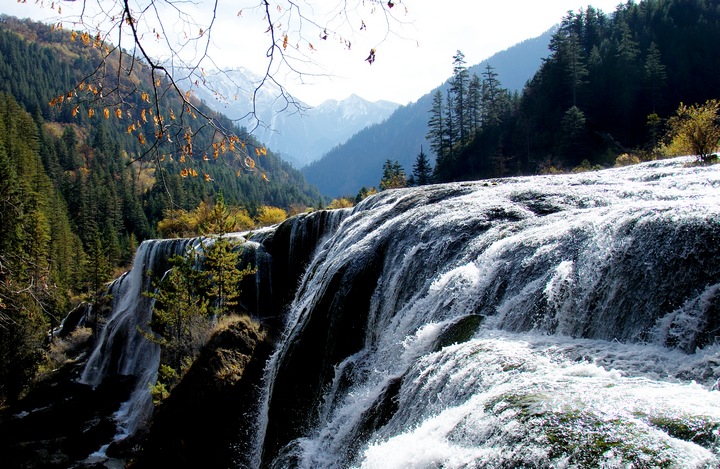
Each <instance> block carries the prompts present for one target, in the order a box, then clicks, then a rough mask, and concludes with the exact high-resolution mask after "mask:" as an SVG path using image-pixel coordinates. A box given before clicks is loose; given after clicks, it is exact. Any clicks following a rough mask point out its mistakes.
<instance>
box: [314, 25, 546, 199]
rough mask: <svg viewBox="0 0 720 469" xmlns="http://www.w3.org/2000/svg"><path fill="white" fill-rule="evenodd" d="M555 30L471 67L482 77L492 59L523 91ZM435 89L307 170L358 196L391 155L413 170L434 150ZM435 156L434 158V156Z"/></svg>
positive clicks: (332, 190) (325, 188)
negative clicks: (430, 130)
mask: <svg viewBox="0 0 720 469" xmlns="http://www.w3.org/2000/svg"><path fill="white" fill-rule="evenodd" d="M553 31H554V30H550V31H548V32H546V33H544V34H543V35H541V36H539V37H537V38H534V39H528V40H526V41H523V42H521V43H519V44H517V45H515V46H513V47H511V48H509V49H507V50H505V51H502V52H499V53H497V54H495V55H493V56H492V57H490V58H489V59H487V60H485V61H483V62H481V63H479V64H477V65H474V66H472V67H470V68H469V71H470V73H471V74H472V73H476V74H477V75H478V76H480V75H481V74H482V72H483V71H484V70H485V67H486V66H487V64H490V65H491V66H492V67H494V68H495V71H496V72H497V73H498V76H499V79H500V82H501V84H502V86H503V87H504V88H508V89H510V90H512V91H520V90H521V89H522V87H523V86H524V85H525V83H526V82H527V80H529V79H530V78H531V77H532V76H533V74H534V73H535V72H536V71H537V69H538V68H539V67H540V64H541V62H542V59H543V57H545V56H547V55H548V53H549V52H548V44H549V43H550V38H551V37H552V33H553ZM448 63H449V61H448ZM448 70H449V71H450V67H449V66H448ZM447 86H448V83H447V82H446V83H444V84H443V85H441V86H440V89H442V90H443V91H444V90H445V89H446V88H447ZM434 91H435V90H433V91H432V92H430V93H428V94H426V95H425V96H422V97H421V98H420V99H418V100H417V102H415V103H411V104H409V105H407V106H403V107H401V108H398V109H397V110H396V111H395V112H394V113H393V114H392V115H391V116H390V117H389V118H388V119H387V120H386V121H385V122H383V123H381V124H375V125H373V126H371V127H368V128H366V129H363V130H362V131H360V132H358V133H357V134H356V135H355V136H353V137H352V138H351V139H350V140H348V141H347V142H346V143H345V144H343V145H341V146H339V147H337V148H334V149H333V150H332V151H330V152H328V153H327V154H325V155H324V156H323V157H322V159H320V160H318V161H316V162H314V163H311V164H309V165H308V166H306V167H305V168H303V169H302V172H303V174H305V177H306V178H307V180H308V181H309V182H310V183H311V184H314V185H316V186H317V187H318V188H319V189H320V191H321V192H322V193H323V194H325V195H330V196H333V197H334V196H338V195H354V194H356V193H357V192H358V190H359V189H360V188H361V187H363V186H376V185H377V184H378V181H379V180H380V176H381V175H382V166H383V163H384V162H385V161H386V160H388V159H390V160H393V161H394V160H398V161H399V162H400V164H401V165H402V166H403V167H404V168H405V171H406V173H408V174H410V173H411V172H412V166H413V164H414V162H415V158H416V157H417V154H418V153H419V152H420V146H421V145H422V146H424V148H425V150H426V153H428V148H429V145H428V143H427V141H426V140H425V134H426V133H427V121H428V112H429V111H430V108H431V105H432V95H433V94H434ZM430 156H431V157H432V158H434V155H430Z"/></svg>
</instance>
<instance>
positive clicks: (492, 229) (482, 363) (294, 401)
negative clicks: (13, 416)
mask: <svg viewBox="0 0 720 469" xmlns="http://www.w3.org/2000/svg"><path fill="white" fill-rule="evenodd" d="M691 161H692V160H691V159H687V158H686V159H682V158H681V159H675V160H669V161H661V162H654V163H646V164H642V165H638V166H635V167H629V168H621V169H613V170H606V171H600V172H592V173H584V174H577V175H564V176H540V177H528V178H508V179H502V180H496V181H487V182H483V181H481V182H473V183H458V184H448V185H438V186H429V187H423V188H413V189H407V190H400V191H386V192H383V193H381V194H378V195H376V196H374V197H371V198H369V199H367V200H365V201H364V202H362V203H361V204H360V205H358V206H357V207H355V208H354V209H346V210H341V211H334V212H316V213H313V214H310V215H305V216H301V217H296V218H293V219H291V220H289V221H287V222H285V223H284V224H282V225H280V226H279V227H276V228H273V229H267V230H262V231H260V232H257V233H255V234H253V235H251V236H249V238H250V241H249V242H248V243H246V245H247V246H248V247H250V248H252V249H250V250H248V251H247V253H246V254H247V256H249V257H246V258H244V259H243V264H244V265H246V263H247V262H251V263H253V264H254V265H256V266H257V267H258V268H259V273H258V276H257V278H256V283H255V285H254V286H251V287H250V289H251V290H252V291H250V292H249V294H248V298H246V305H248V308H249V309H250V310H251V311H252V312H253V314H254V315H255V316H257V317H259V318H261V319H263V320H265V321H266V322H267V323H268V324H271V325H274V324H281V326H283V327H284V332H283V333H282V334H281V337H280V338H279V342H278V346H277V349H276V351H275V353H274V354H273V356H272V357H271V358H270V360H269V362H268V365H267V367H266V375H265V380H264V383H262V385H263V386H264V388H265V392H264V400H263V402H261V403H260V406H259V407H260V408H261V411H260V414H259V415H258V418H257V428H256V429H255V430H256V431H255V436H254V440H255V442H254V451H252V452H251V454H239V455H238V457H237V461H238V463H239V464H240V465H241V466H242V467H247V466H249V467H275V468H293V467H296V468H346V467H347V468H349V467H356V468H439V467H442V468H473V467H478V468H479V467H503V468H505V467H612V468H614V467H698V468H699V467H718V466H720V449H719V448H720V447H718V443H720V440H719V438H720V392H718V391H717V390H715V388H716V387H717V385H716V381H717V380H718V378H720V342H718V340H717V339H718V336H720V295H719V293H720V203H718V202H720V166H717V165H716V166H710V167H704V166H692V165H688V163H689V162H691ZM238 236H240V235H238ZM243 236H248V235H243ZM193 242H195V241H193V240H167V241H149V242H145V243H143V244H142V245H141V246H140V248H139V250H138V254H137V256H136V260H135V263H134V265H133V269H132V270H131V271H130V272H129V273H128V274H127V275H126V276H124V277H122V278H121V279H119V280H118V281H116V282H115V283H114V284H113V285H112V286H111V289H110V292H111V294H112V295H113V310H112V313H111V315H110V316H109V317H108V319H107V322H106V324H105V325H104V327H103V328H102V333H101V338H100V341H99V343H98V346H97V348H96V350H95V351H94V352H93V354H92V356H91V358H90V360H89V362H88V365H87V368H86V370H85V373H84V374H83V380H84V381H85V382H87V383H89V384H92V385H97V384H99V383H100V382H101V381H102V380H103V379H104V378H105V377H106V376H109V375H112V374H123V375H129V376H134V377H135V378H136V386H135V391H134V393H133V395H132V397H131V399H130V400H129V401H128V402H126V403H125V404H124V405H123V407H122V408H121V409H120V411H119V412H118V413H117V414H116V416H117V418H118V421H119V424H120V430H121V434H122V435H126V434H130V433H132V432H133V431H135V430H136V429H137V428H138V427H140V426H142V425H143V424H144V422H146V420H147V417H148V415H149V413H150V412H151V410H152V402H151V400H150V395H149V392H148V385H149V384H150V383H152V382H154V380H155V379H156V373H157V366H158V360H159V350H158V349H157V346H155V345H154V344H152V343H150V342H148V341H147V340H145V339H144V337H142V335H141V334H139V333H138V332H137V327H136V326H137V325H141V324H145V323H147V321H148V319H149V317H150V316H149V315H150V313H151V307H152V303H151V301H150V300H149V299H148V298H146V297H145V296H144V295H143V291H145V290H146V289H148V288H149V286H150V284H149V277H148V276H147V271H148V270H152V271H154V272H155V275H158V274H161V273H162V272H163V271H164V269H166V268H167V258H168V257H170V256H171V255H172V254H175V253H182V252H184V251H185V249H186V248H187V246H188V245H189V244H190V243H193ZM244 265H243V266H244ZM244 288H247V286H246V287H244ZM278 327H280V326H278ZM238 405H242V403H240V402H239V403H238ZM122 435H121V436H122ZM238 447H243V448H247V447H248V445H239V446H238Z"/></svg>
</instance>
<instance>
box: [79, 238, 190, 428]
mask: <svg viewBox="0 0 720 469" xmlns="http://www.w3.org/2000/svg"><path fill="white" fill-rule="evenodd" d="M193 242H196V240H190V239H174V240H152V241H144V242H143V243H141V244H140V246H139V247H138V251H137V253H136V254H135V260H134V261H133V266H132V269H131V270H130V271H129V272H127V273H126V274H124V275H123V276H122V277H120V278H118V279H117V280H115V281H114V282H113V283H112V284H111V285H110V286H109V288H108V293H109V294H110V295H111V296H112V309H111V313H110V316H109V317H108V318H107V319H106V321H105V323H104V325H103V326H102V329H101V330H100V334H99V337H98V340H97V345H96V347H95V349H94V350H93V352H92V354H91V355H90V358H89V359H88V362H87V365H86V366H85V369H84V371H83V373H82V376H81V381H82V382H83V383H85V384H89V385H91V386H93V387H96V386H98V385H99V384H100V383H101V382H102V381H103V380H104V379H105V378H106V377H108V376H111V375H122V376H131V377H134V378H135V379H136V381H135V385H134V389H133V391H132V394H131V396H130V398H129V399H128V400H127V401H126V402H124V403H123V404H122V406H121V408H120V410H118V411H117V412H116V414H115V418H116V420H117V423H118V428H119V433H118V436H117V438H119V439H121V438H124V437H126V436H128V435H131V434H132V433H133V432H135V431H136V430H137V429H138V427H140V426H141V425H143V424H145V423H147V420H148V418H149V417H150V415H151V414H152V409H153V404H152V396H151V395H150V385H151V384H154V383H155V381H156V379H157V370H158V365H159V363H160V347H159V346H158V345H157V344H155V343H154V342H152V341H150V340H148V339H147V338H146V337H144V336H143V334H142V333H141V332H140V328H145V327H146V325H147V324H148V322H149V321H150V318H151V316H152V306H153V302H154V300H153V299H151V298H148V297H147V296H146V295H145V293H146V292H147V291H150V290H151V288H152V285H151V281H152V280H153V279H152V277H151V275H149V273H152V275H155V276H158V275H160V276H161V275H162V273H163V271H164V269H167V268H168V264H167V259H169V258H170V257H172V256H173V255H175V254H180V255H182V254H185V251H186V249H187V247H188V245H189V244H190V243H193Z"/></svg>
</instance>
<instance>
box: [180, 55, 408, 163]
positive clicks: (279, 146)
mask: <svg viewBox="0 0 720 469" xmlns="http://www.w3.org/2000/svg"><path fill="white" fill-rule="evenodd" d="M261 82H262V79H261V77H259V76H258V75H256V74H254V73H253V72H251V71H249V70H247V69H245V68H243V67H238V68H235V69H232V70H226V71H214V72H210V73H209V74H208V77H207V78H206V82H205V83H204V85H203V86H192V85H191V84H190V83H188V82H187V81H184V82H181V83H183V85H184V86H186V87H188V88H192V89H193V91H194V94H195V96H196V97H197V98H198V99H200V100H202V101H203V102H204V103H205V104H206V105H207V106H208V107H210V108H212V109H213V110H215V111H216V112H221V113H223V114H225V115H226V116H228V117H229V118H230V119H232V120H234V121H236V123H237V124H238V125H243V126H245V127H248V128H253V129H254V130H253V134H254V135H255V136H256V137H257V138H258V139H259V140H260V141H262V142H264V143H265V144H266V145H267V146H268V147H270V148H272V149H273V150H274V151H275V152H276V153H277V154H279V155H280V156H281V157H282V158H283V159H285V160H286V161H288V162H290V163H291V164H293V165H294V166H295V167H301V166H305V165H307V164H309V163H311V162H312V161H315V160H317V159H318V158H320V157H321V156H322V155H323V154H325V153H327V152H328V151H330V150H331V149H332V148H334V147H336V146H338V145H340V144H342V143H344V142H345V141H347V140H348V139H349V138H350V137H352V135H354V134H355V133H357V132H358V131H360V130H362V129H364V128H366V127H368V126H370V125H373V124H377V123H380V122H383V121H384V120H385V119H387V117H389V116H390V115H391V114H392V112H394V111H395V110H396V109H397V108H398V107H399V106H400V105H399V104H397V103H393V102H391V101H387V100H378V101H369V100H366V99H364V98H362V97H360V96H358V95H356V94H351V95H350V96H348V97H347V98H345V99H340V100H338V99H328V100H325V101H323V102H322V103H320V104H319V105H317V106H310V105H309V104H306V103H304V102H302V101H301V100H294V98H289V99H288V100H290V101H291V102H288V100H286V99H285V98H284V97H283V92H284V90H281V89H280V87H278V86H277V85H276V84H274V83H268V82H265V83H263V85H262V87H260V88H257V86H258V84H259V83H261ZM285 92H286V91H285ZM253 100H254V102H253ZM249 109H255V110H256V111H255V113H254V114H255V115H251V114H250V113H249V112H248V110H249Z"/></svg>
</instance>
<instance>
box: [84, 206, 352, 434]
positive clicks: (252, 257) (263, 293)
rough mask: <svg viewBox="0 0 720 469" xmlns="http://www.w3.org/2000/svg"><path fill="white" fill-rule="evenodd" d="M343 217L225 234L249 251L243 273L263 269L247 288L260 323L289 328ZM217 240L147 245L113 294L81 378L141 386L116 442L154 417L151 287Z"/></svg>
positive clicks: (327, 215)
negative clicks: (316, 260)
mask: <svg viewBox="0 0 720 469" xmlns="http://www.w3.org/2000/svg"><path fill="white" fill-rule="evenodd" d="M343 216H344V212H343V211H333V212H327V211H318V212H314V213H310V214H304V215H301V216H298V217H295V218H293V219H290V220H288V221H287V222H285V223H284V224H282V225H280V226H279V227H272V228H265V229H261V230H258V231H255V232H252V233H228V234H227V235H226V236H228V237H230V238H233V239H235V240H236V241H239V243H238V245H239V246H240V245H241V246H242V248H241V249H242V252H241V256H240V257H241V260H240V263H241V265H240V267H241V268H244V267H246V266H247V265H248V264H249V265H252V266H253V267H254V268H256V269H257V274H256V275H255V276H252V277H251V278H248V279H247V281H246V282H245V283H244V284H243V285H242V290H243V291H242V296H241V303H242V307H243V308H244V309H245V310H246V311H247V312H248V313H250V314H251V315H253V316H254V317H256V318H258V319H261V320H264V321H266V322H270V323H272V322H273V321H275V322H282V318H283V314H282V313H283V311H284V310H285V308H286V307H287V303H288V302H289V301H290V299H291V298H292V294H293V293H294V291H295V289H296V286H297V283H298V278H299V277H300V275H301V273H302V272H303V271H304V270H305V267H306V265H307V263H308V262H309V260H310V258H311V257H312V254H313V252H314V250H315V247H316V245H317V244H318V243H320V242H321V241H322V239H324V237H326V236H327V235H329V234H330V233H332V232H333V231H334V230H335V229H336V228H337V226H338V225H339V223H340V220H342V218H343ZM213 242H214V240H213V238H206V239H203V240H202V242H201V239H200V238H194V239H168V240H148V241H144V242H143V243H141V244H140V246H139V247H138V251H137V253H136V254H135V259H134V261H133V266H132V268H131V270H130V271H129V272H127V273H125V274H124V275H122V276H121V277H119V278H118V279H117V280H115V281H114V282H112V283H111V284H110V285H109V286H108V288H107V294H108V295H109V296H110V298H111V305H110V313H109V315H108V316H107V317H106V318H100V319H99V322H100V325H99V333H98V338H97V340H96V346H95V348H94V349H93V351H92V353H91V355H90V357H89V359H88V362H87V364H86V366H85V369H84V370H83V373H82V375H81V379H80V380H81V382H83V383H85V384H88V385H90V386H92V387H97V386H99V385H100V384H101V383H102V382H103V381H104V380H105V379H107V378H109V377H116V376H122V377H129V378H131V379H132V380H134V384H133V388H132V391H131V394H130V397H129V399H128V400H127V401H125V402H124V403H122V405H121V406H120V409H119V410H118V411H117V412H116V413H115V415H114V417H115V420H116V421H117V426H118V429H119V432H118V434H117V435H116V437H115V438H116V440H122V439H123V438H126V437H128V436H130V435H133V434H134V433H135V432H136V431H137V430H138V429H140V428H143V427H144V426H145V425H146V424H147V423H148V421H149V418H150V417H151V415H152V412H153V403H152V396H151V394H150V386H151V385H152V384H154V383H155V382H156V380H157V372H158V366H159V363H160V347H159V346H158V345H157V344H155V343H154V342H152V341H150V340H148V339H147V338H146V337H145V336H144V335H143V333H141V332H140V329H146V325H147V324H148V323H149V322H150V319H151V317H152V309H153V304H154V299H152V298H149V297H148V296H147V295H146V294H145V293H146V292H148V291H150V290H151V289H152V288H153V286H152V281H153V280H157V279H160V278H162V277H163V275H164V274H165V273H166V271H167V270H168V269H169V268H170V263H169V259H170V258H171V257H172V256H174V255H185V254H186V252H187V249H188V248H189V247H192V248H193V249H196V250H201V249H202V247H203V244H204V245H205V246H208V245H210V244H212V243H213Z"/></svg>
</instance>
